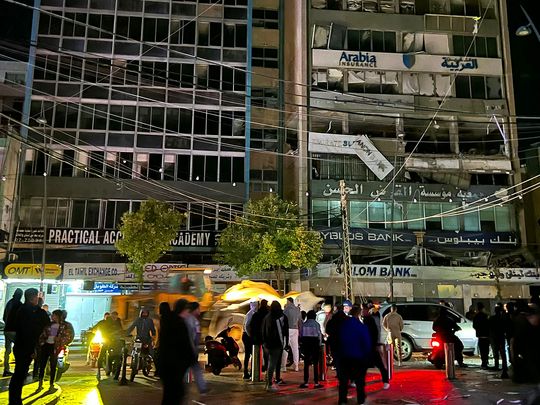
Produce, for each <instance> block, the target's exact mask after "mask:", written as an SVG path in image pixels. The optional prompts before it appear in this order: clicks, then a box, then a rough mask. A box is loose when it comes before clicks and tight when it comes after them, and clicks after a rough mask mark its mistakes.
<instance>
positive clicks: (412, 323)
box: [380, 302, 478, 361]
mask: <svg viewBox="0 0 540 405" xmlns="http://www.w3.org/2000/svg"><path fill="white" fill-rule="evenodd" d="M396 305H397V307H398V310H397V311H398V313H399V314H400V315H401V317H402V318H403V332H402V333H401V336H402V338H401V349H402V350H401V351H402V360H404V361H407V360H409V359H410V358H411V356H412V354H413V352H427V351H431V345H430V344H431V337H432V335H433V333H434V331H433V321H434V320H435V319H436V318H437V316H439V311H440V309H441V308H445V307H443V306H442V305H439V304H432V303H429V302H398V303H396ZM390 308H391V305H390V304H383V305H382V306H381V308H380V314H381V316H382V318H384V316H385V315H386V314H388V313H389V312H390ZM446 309H447V310H448V313H449V314H450V316H452V317H453V318H454V319H455V321H456V322H457V324H458V325H459V327H460V328H461V330H460V331H458V332H457V333H456V336H458V337H459V338H460V339H461V341H462V342H463V346H464V349H463V354H466V355H470V356H472V355H474V353H475V350H476V345H477V343H478V339H477V338H476V332H475V330H474V329H473V326H472V322H471V321H469V320H468V319H467V318H465V317H464V316H462V315H461V314H459V313H458V312H456V311H454V310H453V309H452V308H446ZM382 318H381V319H382ZM381 324H382V321H381ZM381 329H382V330H381V338H382V337H384V336H386V335H387V332H386V331H385V330H384V328H382V326H381Z"/></svg>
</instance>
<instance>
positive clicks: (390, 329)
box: [382, 304, 403, 366]
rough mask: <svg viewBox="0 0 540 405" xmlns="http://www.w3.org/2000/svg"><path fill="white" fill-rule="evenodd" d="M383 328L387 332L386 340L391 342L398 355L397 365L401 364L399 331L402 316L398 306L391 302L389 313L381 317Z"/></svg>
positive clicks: (401, 325)
mask: <svg viewBox="0 0 540 405" xmlns="http://www.w3.org/2000/svg"><path fill="white" fill-rule="evenodd" d="M382 324H383V328H384V330H386V332H387V333H388V341H389V343H391V344H393V345H394V347H395V351H396V352H397V355H398V366H401V359H402V358H403V352H402V348H401V332H402V331H403V318H402V317H401V315H400V314H398V307H397V305H396V304H392V308H391V309H390V313H388V314H386V315H385V317H384V318H383V322H382Z"/></svg>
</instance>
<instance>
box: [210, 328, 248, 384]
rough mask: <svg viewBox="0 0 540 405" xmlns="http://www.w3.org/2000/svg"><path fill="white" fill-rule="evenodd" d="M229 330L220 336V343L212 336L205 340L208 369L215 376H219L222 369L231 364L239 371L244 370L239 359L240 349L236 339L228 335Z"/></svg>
mask: <svg viewBox="0 0 540 405" xmlns="http://www.w3.org/2000/svg"><path fill="white" fill-rule="evenodd" d="M229 330H230V329H226V330H224V331H222V332H221V333H220V334H219V335H218V337H219V338H220V340H219V341H218V340H214V338H213V337H212V336H207V337H206V338H205V339H204V345H205V350H204V352H205V353H206V354H207V355H208V366H207V367H208V369H209V370H210V371H211V372H212V373H213V374H215V375H219V374H220V373H221V370H222V369H224V368H225V367H227V366H229V365H231V364H232V365H234V367H236V368H238V370H241V369H242V363H241V362H240V360H239V359H238V352H239V351H240V348H239V347H238V343H236V341H235V340H234V338H232V337H230V336H229V335H228V331H229Z"/></svg>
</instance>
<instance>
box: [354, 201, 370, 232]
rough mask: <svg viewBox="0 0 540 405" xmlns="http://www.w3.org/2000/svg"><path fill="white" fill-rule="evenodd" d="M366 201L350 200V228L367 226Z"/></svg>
mask: <svg viewBox="0 0 540 405" xmlns="http://www.w3.org/2000/svg"><path fill="white" fill-rule="evenodd" d="M367 204H368V203H367V201H351V212H350V220H351V227H352V228H367V227H368V220H367V215H368V210H367Z"/></svg>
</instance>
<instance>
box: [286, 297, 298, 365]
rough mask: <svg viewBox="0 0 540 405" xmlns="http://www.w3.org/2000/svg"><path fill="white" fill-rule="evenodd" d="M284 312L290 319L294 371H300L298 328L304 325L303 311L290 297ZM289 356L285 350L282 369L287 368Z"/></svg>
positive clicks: (290, 342)
mask: <svg viewBox="0 0 540 405" xmlns="http://www.w3.org/2000/svg"><path fill="white" fill-rule="evenodd" d="M283 313H284V314H285V316H286V317H287V319H288V321H289V345H290V346H291V350H292V355H293V363H294V371H298V363H299V362H300V352H299V349H298V329H299V328H300V326H301V325H302V311H300V308H298V307H297V306H296V305H294V300H293V299H292V298H291V297H289V298H287V304H286V305H285V309H284V310H283ZM287 357H288V352H287V351H286V350H284V351H283V358H282V360H281V370H282V371H285V370H286V369H287Z"/></svg>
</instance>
